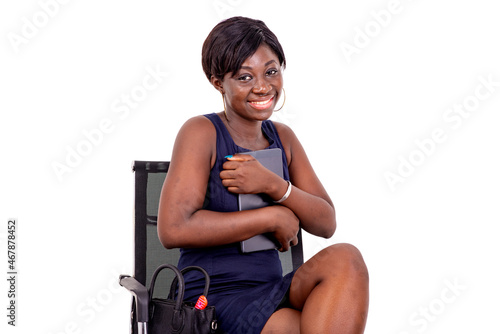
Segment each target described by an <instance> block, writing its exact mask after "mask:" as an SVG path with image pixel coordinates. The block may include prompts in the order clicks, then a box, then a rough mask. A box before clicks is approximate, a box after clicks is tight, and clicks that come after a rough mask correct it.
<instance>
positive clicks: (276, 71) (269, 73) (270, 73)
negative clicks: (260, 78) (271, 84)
mask: <svg viewBox="0 0 500 334" xmlns="http://www.w3.org/2000/svg"><path fill="white" fill-rule="evenodd" d="M277 73H278V70H276V69H272V70H269V71H267V75H275V74H277Z"/></svg>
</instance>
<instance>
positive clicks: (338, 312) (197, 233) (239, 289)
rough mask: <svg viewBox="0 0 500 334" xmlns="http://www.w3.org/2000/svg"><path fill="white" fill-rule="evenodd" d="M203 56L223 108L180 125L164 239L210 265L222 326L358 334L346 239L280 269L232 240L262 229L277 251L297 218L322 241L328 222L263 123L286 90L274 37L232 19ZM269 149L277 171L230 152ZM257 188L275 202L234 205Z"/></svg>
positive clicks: (295, 152) (352, 262) (291, 148)
mask: <svg viewBox="0 0 500 334" xmlns="http://www.w3.org/2000/svg"><path fill="white" fill-rule="evenodd" d="M202 64H203V70H204V71H205V74H206V76H207V78H208V80H209V81H210V83H211V84H212V85H213V87H214V88H215V89H216V90H217V91H218V92H219V93H220V94H221V95H222V100H223V103H224V111H222V112H219V113H211V114H206V115H202V116H197V117H194V118H192V119H190V120H188V121H187V122H186V123H185V124H184V126H183V127H182V128H181V130H180V131H179V134H178V136H177V139H176V141H175V144H174V149H173V153H172V158H171V164H170V169H169V172H168V175H167V178H166V180H165V184H164V186H163V190H162V194H161V199H160V209H159V217H158V234H159V238H160V240H161V242H162V244H163V245H164V246H165V247H167V248H174V247H179V248H181V258H180V260H179V267H180V268H182V267H185V266H188V265H199V266H201V267H203V268H205V269H206V270H207V271H208V273H209V274H210V277H211V285H210V291H209V296H208V300H209V303H210V304H211V305H214V306H215V307H216V311H217V315H218V319H219V326H220V327H221V328H222V329H223V330H224V331H225V332H227V333H231V334H239V333H245V334H246V333H287V334H290V333H321V334H325V333H336V334H339V333H363V331H364V327H365V323H366V317H367V312H368V272H367V269H366V266H365V263H364V261H363V258H362V256H361V254H360V253H359V251H358V250H357V249H356V248H355V247H354V246H352V245H349V244H337V245H333V246H330V247H328V248H326V249H324V250H322V251H321V252H319V253H318V254H316V255H315V256H313V257H312V258H311V259H310V260H308V261H307V262H305V263H304V264H303V265H302V266H301V267H300V268H299V269H298V270H297V271H295V272H292V273H290V274H288V275H286V276H284V277H283V276H282V269H281V263H280V260H279V256H278V253H277V251H276V250H267V251H259V252H254V253H241V252H240V249H239V242H240V241H242V240H246V239H248V238H250V237H252V236H255V235H258V234H262V233H272V234H273V235H274V237H275V238H276V239H277V241H278V242H279V243H280V244H281V248H280V249H279V251H288V249H289V248H290V247H291V246H293V245H295V244H296V243H297V232H298V230H299V227H301V228H303V229H304V230H305V231H307V232H309V233H312V234H314V235H317V236H321V237H324V238H329V237H331V236H332V235H333V233H334V232H335V228H336V220H335V209H334V206H333V204H332V201H331V200H330V197H329V196H328V194H327V192H326V191H325V189H324V188H323V186H322V184H321V182H320V181H319V179H318V178H317V176H316V174H315V173H314V171H313V168H312V167H311V165H310V163H309V160H308V158H307V156H306V153H305V152H304V149H303V147H302V146H301V144H300V142H299V140H298V139H297V137H296V136H295V134H294V133H293V131H292V130H291V129H290V128H289V127H288V126H286V125H284V124H280V123H277V122H272V121H269V120H268V119H269V117H270V116H271V115H272V113H273V111H274V110H275V108H278V107H279V106H277V102H278V101H279V100H280V98H281V97H282V95H283V94H284V91H283V78H282V71H283V69H284V68H285V65H286V61H285V55H284V53H283V50H282V47H281V45H280V43H279V42H278V40H277V38H276V36H275V35H274V34H273V33H272V32H271V31H270V30H269V29H268V27H267V26H266V25H265V24H264V23H263V22H262V21H258V20H253V19H249V18H244V17H234V18H230V19H228V20H225V21H223V22H221V23H219V24H218V25H217V26H216V27H215V28H214V29H213V30H212V32H211V33H210V34H209V36H208V37H207V39H206V40H205V43H204V44H203V49H202ZM270 148H280V149H281V150H282V154H283V156H282V160H283V162H284V164H283V165H284V168H283V174H284V178H281V177H279V176H277V175H276V174H274V173H272V172H270V171H269V170H267V169H266V168H264V167H263V166H262V165H261V164H260V163H259V162H258V161H257V160H256V159H254V158H253V157H251V156H249V155H246V154H238V153H241V152H246V151H256V150H262V149H270ZM255 193H264V194H267V195H268V196H269V197H270V198H271V199H273V200H274V201H279V202H280V203H279V204H276V205H271V206H267V207H264V208H259V209H254V210H246V211H238V203H237V198H238V194H255ZM186 276H187V277H186V288H187V290H186V298H187V299H193V300H195V299H196V298H197V297H198V296H199V295H200V294H201V291H202V289H203V283H204V282H203V281H202V280H199V279H198V278H197V277H195V276H191V275H186Z"/></svg>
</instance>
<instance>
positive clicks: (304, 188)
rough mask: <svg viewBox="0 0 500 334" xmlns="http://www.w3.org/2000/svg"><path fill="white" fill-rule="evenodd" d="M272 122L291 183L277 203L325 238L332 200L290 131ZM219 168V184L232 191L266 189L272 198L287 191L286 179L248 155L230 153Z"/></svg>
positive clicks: (330, 223)
mask: <svg viewBox="0 0 500 334" xmlns="http://www.w3.org/2000/svg"><path fill="white" fill-rule="evenodd" d="M275 124H276V129H277V130H278V133H279V136H280V139H281V142H282V143H283V148H284V150H285V154H286V156H287V160H288V170H289V172H290V179H291V182H292V184H293V186H292V191H291V193H290V195H289V197H288V198H287V199H286V200H285V201H283V202H281V206H284V207H287V208H289V209H290V210H292V211H293V213H294V214H295V215H296V216H297V217H298V218H299V220H300V224H301V226H302V228H304V230H306V231H307V232H309V233H312V234H314V235H317V236H322V237H325V238H329V237H331V236H332V235H333V233H334V232H335V228H336V220H335V208H334V206H333V203H332V201H331V199H330V197H329V196H328V194H327V192H326V191H325V189H324V188H323V185H322V184H321V182H320V181H319V179H318V177H317V176H316V174H315V173H314V170H313V168H312V166H311V164H310V163H309V159H308V158H307V155H306V153H305V151H304V149H303V147H302V145H301V144H300V142H299V140H298V139H297V137H296V136H295V134H294V133H293V131H292V130H291V129H290V128H289V127H287V126H285V125H283V124H280V123H275ZM223 168H224V170H223V171H222V172H221V178H222V184H223V185H224V186H225V187H227V188H228V190H229V191H231V192H233V193H238V194H248V193H266V194H267V195H269V196H270V197H271V198H272V199H273V200H279V199H281V198H282V196H283V195H284V194H285V193H286V191H287V188H288V182H286V181H285V180H283V179H282V178H281V177H279V176H278V175H276V174H274V173H273V172H271V171H269V170H267V169H265V168H264V167H263V166H262V165H261V164H260V163H259V162H258V161H257V160H256V159H255V158H253V157H251V156H249V155H246V154H237V155H234V156H233V157H232V158H230V159H229V161H227V162H225V163H224V165H223ZM275 207H280V205H276V206H275Z"/></svg>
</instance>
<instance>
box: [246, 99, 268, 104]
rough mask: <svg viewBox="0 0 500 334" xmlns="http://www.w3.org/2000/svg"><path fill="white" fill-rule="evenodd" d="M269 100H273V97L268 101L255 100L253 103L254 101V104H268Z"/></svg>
mask: <svg viewBox="0 0 500 334" xmlns="http://www.w3.org/2000/svg"><path fill="white" fill-rule="evenodd" d="M269 101H271V99H269V100H267V101H253V102H251V103H253V104H267V103H269Z"/></svg>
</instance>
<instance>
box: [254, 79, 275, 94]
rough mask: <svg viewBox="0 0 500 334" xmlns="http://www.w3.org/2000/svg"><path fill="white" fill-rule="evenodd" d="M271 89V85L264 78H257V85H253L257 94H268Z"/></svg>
mask: <svg viewBox="0 0 500 334" xmlns="http://www.w3.org/2000/svg"><path fill="white" fill-rule="evenodd" d="M270 90H271V85H270V84H268V83H267V82H266V80H264V79H257V80H256V82H255V85H254V86H253V92H254V93H255V94H266V93H268V92H269V91H270Z"/></svg>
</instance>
